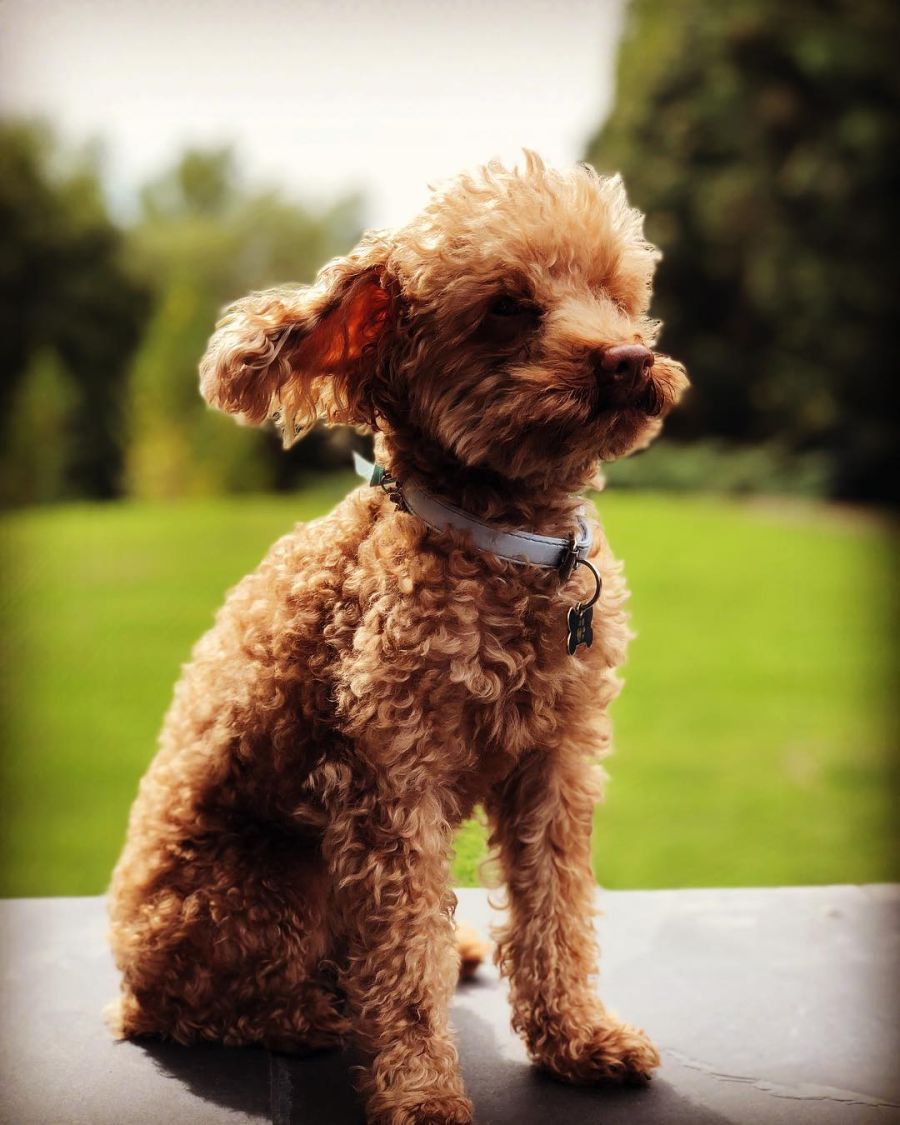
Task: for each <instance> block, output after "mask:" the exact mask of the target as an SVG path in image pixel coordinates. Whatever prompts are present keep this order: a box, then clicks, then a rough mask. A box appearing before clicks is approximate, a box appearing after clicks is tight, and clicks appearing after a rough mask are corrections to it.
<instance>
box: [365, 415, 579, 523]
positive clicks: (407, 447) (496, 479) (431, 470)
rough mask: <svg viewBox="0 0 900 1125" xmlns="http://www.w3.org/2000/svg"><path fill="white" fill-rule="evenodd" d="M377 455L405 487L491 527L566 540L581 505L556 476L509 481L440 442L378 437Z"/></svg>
mask: <svg viewBox="0 0 900 1125" xmlns="http://www.w3.org/2000/svg"><path fill="white" fill-rule="evenodd" d="M375 456H376V459H377V461H378V462H379V464H381V465H383V466H384V467H385V468H386V469H387V470H388V471H389V472H390V473H391V475H392V476H393V477H394V478H395V479H396V480H398V481H399V482H400V483H401V484H406V483H415V484H418V485H419V486H420V487H422V488H424V489H425V490H426V491H427V492H430V493H431V494H432V495H434V496H438V497H440V498H441V499H442V500H444V501H446V502H447V503H449V504H452V505H454V506H455V507H457V508H460V509H462V510H463V511H464V512H469V513H471V514H472V515H473V516H477V517H478V519H480V520H482V521H484V522H485V523H487V524H495V525H496V526H497V527H499V528H505V529H510V528H511V529H515V528H522V529H525V530H528V531H532V532H534V533H535V534H538V535H561V536H565V535H568V534H569V533H570V532H571V531H572V528H573V525H574V524H575V521H576V513H577V512H578V510H579V509H580V508H581V506H582V505H583V500H582V498H581V497H580V496H578V495H577V491H576V490H577V488H578V482H573V483H572V484H571V485H570V486H569V487H567V482H565V481H561V480H559V479H557V477H556V476H555V475H554V473H553V472H552V471H547V472H545V473H541V472H536V473H535V475H534V477H531V478H528V479H527V480H510V479H508V478H506V477H504V476H502V475H501V474H499V473H497V472H494V471H493V470H492V469H489V468H485V467H481V466H472V465H465V464H463V463H462V462H461V461H460V460H459V459H458V458H456V457H454V456H453V454H452V453H450V452H449V451H447V450H446V449H442V448H441V446H439V445H438V444H437V443H436V442H433V441H430V440H429V439H427V438H425V437H423V436H421V435H416V436H415V437H412V436H407V435H401V434H397V433H391V434H383V433H379V434H377V435H376V438H375Z"/></svg>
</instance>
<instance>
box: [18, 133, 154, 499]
mask: <svg viewBox="0 0 900 1125" xmlns="http://www.w3.org/2000/svg"><path fill="white" fill-rule="evenodd" d="M148 305H149V294H148V292H147V291H146V289H145V287H144V286H143V285H142V284H140V283H139V282H138V281H137V280H135V279H134V277H133V276H132V274H131V273H130V271H129V270H128V269H127V267H126V264H125V262H124V259H123V238H122V234H121V232H120V231H119V230H118V228H117V227H116V226H115V225H114V224H113V223H112V222H111V220H110V219H109V218H108V216H107V213H106V208H105V205H104V202H103V197H102V192H101V189H100V182H99V177H98V174H97V169H96V166H95V163H94V162H93V161H92V159H91V158H90V156H89V155H84V154H82V155H79V156H76V157H69V158H68V159H63V157H62V155H61V154H60V152H59V150H58V149H57V147H56V146H55V145H54V144H53V142H52V138H51V137H50V136H49V134H48V133H47V132H46V131H44V130H42V129H39V128H37V127H35V126H32V125H17V124H0V443H2V444H3V445H4V446H5V447H9V445H10V443H11V441H12V440H13V439H12V438H11V436H10V434H9V432H8V431H9V428H10V426H11V425H12V424H14V423H15V422H16V419H17V418H18V419H19V424H21V419H23V418H24V417H33V416H34V411H35V408H36V401H35V395H40V394H41V393H42V390H41V388H44V389H46V387H48V386H49V385H50V383H51V382H52V380H48V378H47V376H46V372H47V363H48V362H49V361H48V360H47V359H46V356H47V355H49V354H50V353H51V352H52V353H53V354H54V355H55V356H56V357H57V360H58V362H59V364H60V365H61V369H64V370H65V372H66V373H67V377H68V378H69V379H71V382H72V384H73V385H74V388H75V398H74V401H73V403H72V404H71V412H70V414H71V416H70V418H69V421H68V424H67V426H66V427H65V433H63V431H58V432H57V435H56V440H57V441H62V440H64V438H65V441H66V448H65V450H64V453H63V458H62V463H60V456H61V451H60V450H54V451H52V452H50V451H48V453H47V457H48V460H49V461H52V462H53V464H54V465H59V466H60V471H59V472H58V473H57V474H56V478H58V479H59V480H60V482H61V484H62V482H65V491H66V492H67V493H69V494H84V495H91V496H99V497H107V496H113V495H115V494H116V492H117V491H118V488H119V481H120V475H121V465H122V454H123V449H122V440H121V408H122V398H123V389H124V374H125V369H126V367H127V364H128V361H129V359H130V356H131V353H132V351H133V350H134V347H135V344H136V343H137V340H138V336H139V333H140V330H141V328H142V325H143V323H144V318H145V316H146V313H147V309H148ZM41 357H44V358H41ZM53 362H56V360H54V361H53ZM29 372H30V374H29ZM26 376H27V377H29V378H32V379H34V380H35V387H34V388H31V390H29V391H27V392H25V393H24V398H23V397H22V395H20V394H19V390H20V385H21V383H22V381H23V380H24V379H25V378H26ZM17 402H18V404H19V406H20V407H21V409H17V410H15V411H12V413H11V408H12V406H13V405H14V403H17ZM23 404H30V405H28V408H27V409H26V408H25V405H23ZM58 405H59V404H58V403H48V406H47V415H48V416H49V415H50V414H52V413H53V411H54V410H57V409H58ZM44 429H45V430H46V427H44ZM42 437H43V438H46V437H47V435H46V433H44V434H43V435H42ZM23 440H24V439H23V435H21V434H17V435H15V443H17V444H18V445H19V446H21V445H22V442H23ZM37 440H38V439H37V435H36V436H35V441H37ZM50 440H52V439H50ZM46 483H47V482H46V481H42V482H41V483H40V484H37V483H36V484H35V487H34V489H32V488H31V486H30V485H27V483H26V484H25V493H26V495H27V494H28V493H29V492H34V493H35V494H36V495H40V496H42V497H45V495H46ZM6 491H7V490H4V492H6ZM6 499H11V497H9V496H6Z"/></svg>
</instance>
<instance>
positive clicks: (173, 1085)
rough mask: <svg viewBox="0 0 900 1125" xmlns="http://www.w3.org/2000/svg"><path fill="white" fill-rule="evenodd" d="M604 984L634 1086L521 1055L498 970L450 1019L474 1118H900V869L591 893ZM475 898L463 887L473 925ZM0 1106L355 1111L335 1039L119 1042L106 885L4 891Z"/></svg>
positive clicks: (280, 1117)
mask: <svg viewBox="0 0 900 1125" xmlns="http://www.w3.org/2000/svg"><path fill="white" fill-rule="evenodd" d="M601 904H602V908H603V910H604V915H603V917H602V919H601V921H600V936H601V942H602V945H603V995H604V999H605V1000H606V1002H607V1004H608V1005H609V1006H610V1007H612V1008H614V1009H615V1010H616V1011H618V1012H620V1013H621V1014H622V1015H623V1016H625V1017H626V1018H628V1019H629V1020H630V1021H632V1022H634V1023H638V1024H640V1025H642V1026H644V1027H645V1028H646V1029H647V1030H648V1031H649V1032H650V1033H651V1034H652V1035H653V1037H654V1039H655V1040H656V1042H657V1043H658V1044H659V1045H660V1047H661V1050H662V1055H663V1067H662V1070H661V1071H660V1072H659V1076H658V1077H657V1078H655V1079H654V1081H653V1082H652V1083H651V1084H650V1085H649V1086H648V1087H646V1088H643V1089H574V1088H569V1087H566V1086H562V1085H560V1084H558V1083H556V1082H554V1081H553V1080H551V1079H549V1078H546V1077H544V1076H542V1075H539V1074H537V1073H535V1072H534V1071H533V1070H532V1069H531V1068H530V1067H529V1066H528V1065H527V1063H526V1060H525V1055H524V1052H523V1050H522V1047H521V1045H520V1044H519V1042H518V1041H517V1039H516V1038H515V1037H514V1036H513V1035H512V1033H511V1032H510V1031H509V1026H508V1010H507V1007H506V1001H505V995H504V990H503V988H502V986H501V984H500V983H499V981H498V980H497V977H496V974H495V973H494V971H493V969H492V968H487V969H484V970H482V973H481V976H480V979H478V980H476V981H475V982H474V983H472V984H470V985H467V986H464V987H462V988H461V989H460V990H459V992H458V993H457V997H456V1000H455V1003H454V1007H453V1019H454V1024H455V1026H456V1029H457V1032H458V1035H459V1040H460V1052H461V1055H462V1064H463V1070H464V1073H465V1077H466V1083H467V1086H468V1089H469V1092H470V1094H471V1096H472V1097H473V1099H474V1101H475V1106H476V1114H477V1120H478V1121H479V1122H481V1123H482V1125H528V1123H532V1122H534V1123H538V1122H539V1123H541V1125H555V1123H556V1122H564V1123H565V1125H582V1123H587V1122H594V1123H600V1122H602V1125H617V1123H619V1122H628V1123H629V1125H640V1123H642V1122H654V1123H655V1125H681V1123H684V1125H714V1123H716V1125H718V1123H722V1122H736V1123H741V1125H772V1123H780V1122H784V1123H785V1125H787V1123H790V1125H805V1123H807V1122H809V1123H810V1125H812V1123H816V1125H822V1123H829V1125H830V1123H835V1125H838V1123H840V1125H868V1123H870V1122H871V1123H872V1125H875V1123H879V1125H886V1123H888V1122H895V1121H897V1122H900V1078H898V1070H900V1068H898V1060H900V1050H898V1048H900V1036H898V1025H897V1001H898V996H900V990H898V985H900V970H898V966H900V956H898V955H900V887H896V886H867V887H798V888H782V889H775V890H768V889H758V890H709V891H705V890H704V891H699V890H692V891H632V892H610V893H605V894H602V895H601ZM488 915H489V912H488V908H487V902H486V896H485V894H484V892H482V891H480V890H463V891H461V892H460V908H459V916H460V917H461V918H462V919H464V920H466V921H470V922H472V923H473V924H475V925H476V926H478V928H479V929H481V930H482V931H484V930H485V929H486V928H487V923H488ZM0 927H2V928H0V942H2V952H3V967H2V975H3V1016H2V1031H3V1037H2V1055H0V1065H2V1088H3V1093H2V1095H0V1120H2V1121H3V1122H8V1123H10V1125H48V1123H57V1122H59V1123H65V1125H76V1123H80V1122H84V1123H85V1125H145V1123H146V1125H151V1123H152V1125H158V1123H159V1122H172V1123H173V1125H174V1123H179V1125H180V1123H189V1125H207V1123H210V1125H212V1123H214V1122H274V1123H276V1125H289V1123H297V1125H300V1123H303V1125H344V1123H347V1122H355V1123H357V1125H358V1123H359V1122H361V1121H362V1115H361V1112H360V1109H359V1106H358V1104H357V1101H356V1098H355V1096H354V1094H353V1091H352V1088H351V1086H350V1082H349V1077H348V1061H347V1060H346V1059H345V1058H344V1057H342V1056H341V1055H340V1054H337V1053H332V1054H320V1055H316V1056H311V1057H309V1058H306V1059H296V1058H290V1057H287V1056H284V1055H276V1054H270V1053H268V1052H266V1051H263V1050H250V1049H227V1048H220V1047H215V1046H204V1047H193V1048H182V1047H177V1046H174V1045H171V1044H147V1045H141V1046H139V1045H136V1044H132V1043H121V1044H115V1043H113V1042H112V1041H111V1040H110V1039H109V1038H108V1036H107V1033H106V1030H105V1028H104V1026H103V1022H102V1019H101V1014H100V1013H101V1009H102V1008H103V1006H104V1004H105V1003H106V1002H107V1001H108V1000H109V999H111V998H112V997H113V996H114V995H115V993H116V989H117V981H116V975H115V972H114V970H113V967H112V964H111V962H110V959H109V955H108V953H107V951H106V948H105V945H104V937H103V935H104V929H105V917H104V909H103V900H102V899H100V898H92V899H18V900H9V901H6V902H4V903H2V904H0Z"/></svg>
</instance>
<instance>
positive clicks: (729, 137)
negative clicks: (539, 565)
mask: <svg viewBox="0 0 900 1125" xmlns="http://www.w3.org/2000/svg"><path fill="white" fill-rule="evenodd" d="M2 15H3V19H2V28H0V36H2V38H0V106H2V114H3V118H2V122H0V498H2V504H3V507H4V511H3V513H2V517H0V519H2V522H0V534H2V555H0V558H2V568H3V575H2V577H3V590H2V603H0V614H2V637H0V645H2V660H3V669H2V671H3V675H2V685H0V692H2V757H0V773H2V803H3V807H2V816H0V843H2V864H0V892H2V893H4V894H17V895H45V894H79V893H99V892H100V891H102V890H103V888H104V886H105V883H106V880H107V878H108V874H109V871H110V869H111V867H112V864H113V863H114V861H115V858H116V855H117V852H118V849H119V847H120V845H121V841H122V838H123V834H124V829H125V821H126V817H127V810H128V806H129V803H130V801H131V799H132V797H133V794H134V791H135V788H136V785H137V781H138V779H139V777H140V775H141V774H142V772H143V771H144V769H145V767H146V765H147V763H148V761H149V759H150V757H151V755H152V753H153V749H154V741H155V737H156V732H157V730H158V728H159V725H160V721H161V717H162V714H163V712H164V710H165V708H166V706H167V703H168V700H169V697H170V694H171V689H172V684H173V683H174V680H175V678H176V676H177V674H178V669H179V666H180V664H181V663H182V662H183V661H184V660H186V659H187V658H188V655H189V652H190V648H191V645H192V644H193V642H194V641H195V640H196V639H197V637H198V636H199V635H200V634H201V633H202V632H203V630H204V629H205V628H206V627H207V626H208V625H209V624H210V622H211V619H212V614H213V612H214V611H215V609H216V608H217V606H218V605H219V604H220V603H221V600H222V597H223V595H224V592H225V591H226V589H228V587H229V586H231V585H232V584H233V583H234V582H236V581H237V580H238V579H239V578H240V577H241V576H242V575H243V574H244V573H245V572H246V571H247V570H249V569H251V568H252V567H253V566H255V565H256V563H257V562H258V560H259V558H260V557H261V555H262V554H263V553H264V552H265V550H266V549H267V547H268V546H269V544H270V543H271V542H272V541H273V540H274V539H275V538H276V537H277V536H278V535H280V534H282V533H283V532H284V531H286V530H287V529H288V528H290V526H291V525H292V524H293V523H294V522H295V521H296V520H298V519H306V518H309V517H311V516H314V515H316V514H319V513H320V512H322V511H323V510H325V509H327V508H328V507H330V506H331V505H332V504H333V503H334V502H335V501H336V500H337V499H338V498H339V497H340V496H342V495H343V494H344V493H345V492H346V491H347V490H348V489H349V488H350V487H352V486H353V483H354V481H353V478H352V474H351V473H350V472H349V469H348V465H349V449H350V447H351V444H352V443H354V442H356V443H358V442H359V438H357V437H355V436H353V435H351V434H348V433H345V432H325V431H321V432H320V431H317V432H315V433H313V434H312V435H311V436H310V437H309V438H307V439H306V440H305V441H304V442H302V443H300V445H298V446H297V447H295V448H294V450H292V451H291V452H290V453H289V454H285V453H283V452H282V451H281V450H280V447H279V445H278V442H277V440H276V438H275V437H274V435H272V434H267V433H263V432H259V431H253V430H245V429H240V428H238V427H236V426H235V425H234V424H233V422H232V421H230V420H229V419H226V418H223V417H221V416H219V415H215V414H212V413H211V412H209V411H208V410H207V409H206V408H205V406H204V404H203V403H202V402H201V400H200V398H199V395H198V393H197V386H196V384H197V378H196V366H197V361H198V359H199V357H200V355H201V353H202V351H203V348H204V345H205V341H206V339H207V337H208V336H209V333H210V331H211V328H212V325H213V323H214V321H215V319H216V314H217V310H218V309H219V308H220V307H221V306H222V304H223V303H224V302H226V301H228V300H230V299H232V298H235V297H238V296H241V295H242V294H244V293H245V292H247V291H248V290H250V289H252V288H256V287H261V286H265V285H269V284H275V283H279V282H285V281H309V280H311V279H312V277H313V276H314V273H315V271H316V269H317V268H318V267H319V266H320V265H321V264H322V263H323V262H324V261H325V260H327V259H328V258H329V257H331V256H333V255H335V254H339V253H343V252H345V251H347V250H348V249H349V248H350V247H351V246H352V245H353V244H354V242H355V241H356V239H357V238H358V236H359V234H360V233H361V231H362V230H363V229H364V228H366V227H371V226H391V225H394V224H398V223H401V222H403V221H404V220H405V219H406V218H409V217H411V216H412V214H413V213H414V212H415V211H416V209H417V208H418V206H419V205H420V204H421V203H422V202H423V201H424V199H425V198H426V195H427V185H428V184H429V183H430V182H434V181H435V180H439V179H440V178H442V177H443V176H445V175H449V174H453V173H454V172H456V171H458V170H460V169H461V168H463V167H466V166H471V165H473V164H478V163H482V162H484V161H485V160H488V159H490V158H492V157H494V156H500V157H502V158H504V159H506V160H507V161H515V160H516V159H517V158H518V157H519V156H520V154H521V149H522V147H523V146H525V147H529V148H534V149H536V150H537V151H539V152H540V153H541V154H542V155H543V156H544V157H545V158H546V159H548V160H550V161H551V162H554V163H561V164H568V163H572V162H574V161H577V160H588V161H590V162H591V163H592V164H594V165H595V166H596V167H597V168H598V169H600V170H602V171H604V172H609V171H621V172H622V173H623V175H624V176H625V180H626V183H627V185H628V188H629V192H630V195H631V198H632V200H633V201H634V202H635V203H636V204H637V205H638V206H639V207H641V208H642V209H643V210H645V211H646V212H647V231H648V234H649V236H650V238H651V239H652V240H653V241H655V242H657V243H658V244H659V245H660V246H661V247H662V248H663V251H664V255H665V257H664V261H663V263H662V266H661V268H660V271H659V275H658V282H657V286H656V302H655V309H656V312H657V313H658V314H659V315H660V316H661V317H662V318H663V319H664V321H665V324H666V327H665V330H664V334H663V338H662V346H663V347H664V348H665V349H666V350H667V351H670V352H672V353H673V354H675V355H676V356H678V357H679V358H681V359H683V360H684V362H685V363H686V365H687V367H688V370H689V372H690V374H691V377H692V381H693V390H692V392H691V395H690V396H689V399H688V400H687V401H686V403H685V405H684V406H683V407H682V408H681V410H680V411H679V412H678V413H677V414H676V415H674V416H673V417H672V419H671V420H670V422H669V425H668V430H667V434H666V437H665V438H664V439H663V440H661V441H660V442H658V443H657V444H656V445H655V446H654V447H653V448H652V449H651V450H650V451H648V452H646V453H643V454H641V455H639V456H636V457H634V458H631V459H628V460H626V461H623V462H621V463H619V464H616V465H613V466H610V468H609V471H608V477H609V485H608V488H607V490H606V492H604V493H603V494H602V495H601V496H600V497H599V498H598V505H599V508H600V512H601V516H602V518H603V520H604V523H605V525H606V527H607V531H608V533H609V535H610V537H611V539H612V541H613V545H614V547H615V549H616V550H617V552H618V553H619V554H621V555H622V556H623V557H624V558H625V560H626V563H627V571H628V574H629V578H630V584H631V587H632V589H633V592H634V593H633V617H634V623H635V627H636V630H637V632H638V634H639V636H638V639H637V641H636V642H635V643H634V645H633V648H632V654H631V657H630V660H629V666H628V668H627V670H626V679H627V688H626V691H625V693H624V695H623V696H622V698H621V699H620V700H619V701H618V702H617V704H616V711H615V720H616V733H617V752H616V755H615V757H614V758H613V759H612V760H611V762H610V763H609V769H610V772H611V774H612V781H611V782H610V785H609V789H608V795H607V801H606V804H605V807H604V808H602V809H601V810H600V811H599V813H598V822H597V831H596V834H595V861H596V872H597V876H598V879H599V880H600V881H601V882H602V883H604V884H606V885H609V886H614V887H671V886H691V885H694V886H696V885H740V884H778V883H822V882H854V881H880V880H887V879H891V878H896V877H897V875H898V864H897V858H898V849H897V830H896V824H897V817H896V793H897V785H896V782H897V776H896V775H897V760H898V759H897V755H896V753H895V747H896V722H895V717H894V710H893V707H892V700H893V694H892V692H893V688H894V685H895V677H894V672H895V662H894V648H893V624H894V613H895V602H894V597H893V583H892V577H893V573H894V567H893V562H894V554H893V549H894V544H895V538H894V530H893V529H894V524H893V522H892V517H891V515H890V512H891V509H892V506H894V505H895V503H896V500H897V490H898V472H897V466H896V464H895V457H896V454H895V450H896V445H895V433H894V429H893V425H894V417H895V397H896V389H895V388H896V385H897V384H896V376H895V374H894V371H893V367H894V347H893V330H894V324H895V312H894V301H895V296H896V284H895V262H896V256H897V250H898V246H897V241H898V240H897V222H896V217H895V215H896V201H897V198H898V187H900V184H898V178H900V177H898V173H897V167H896V164H897V162H896V153H897V151H898V142H900V136H898V132H900V126H898V123H900V114H898V109H900V104H898V103H900V80H898V67H897V65H896V59H895V46H896V44H897V42H898V34H897V32H898V30H900V27H898V24H900V16H898V9H897V7H896V5H893V4H890V3H887V2H884V3H881V2H877V0H852V2H851V0H797V2H796V3H793V4H791V5H784V4H782V3H778V2H776V0H734V2H731V3H727V4H723V3H720V2H719V0H679V2H678V3H674V2H673V3H671V4H659V3H654V2H652V0H632V2H631V3H625V2H624V0H594V2H593V3H586V2H584V0H570V2H567V3H564V4H558V3H557V4H551V3H549V2H546V3H545V2H543V0H496V2H494V3H492V4H490V5H482V4H476V3H474V2H462V0H458V2H446V3H441V4H438V3H431V2H425V3H413V2H411V0H399V2H394V3H386V2H372V3H369V4H362V3H351V2H350V0H335V2H332V3H324V2H322V3H316V2H313V0H299V2H292V3H289V2H287V0H257V3H255V4H254V5H252V6H249V7H248V6H246V5H242V4H241V5H239V4H236V3H230V2H219V3H216V4H213V3H202V2H201V3H196V4H192V5H184V4H180V3H176V2H175V0H159V2H157V3H156V4H154V5H153V6H152V8H149V7H147V6H146V5H144V4H141V3H139V2H138V0H118V2H115V3H113V2H111V0H93V2H92V3H87V2H75V3H72V2H62V0H41V2H40V3H28V2H26V0H5V2H4V3H3V6H2ZM482 851H483V835H482V831H481V828H480V826H479V825H478V824H477V823H473V824H471V825H468V826H467V827H466V828H465V830H464V831H463V832H462V833H461V835H460V837H459V839H458V849H457V859H456V870H455V874H456V877H457V880H458V881H459V882H463V883H466V882H472V881H474V880H475V879H476V866H477V863H478V860H479V858H480V856H481V854H482Z"/></svg>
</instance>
